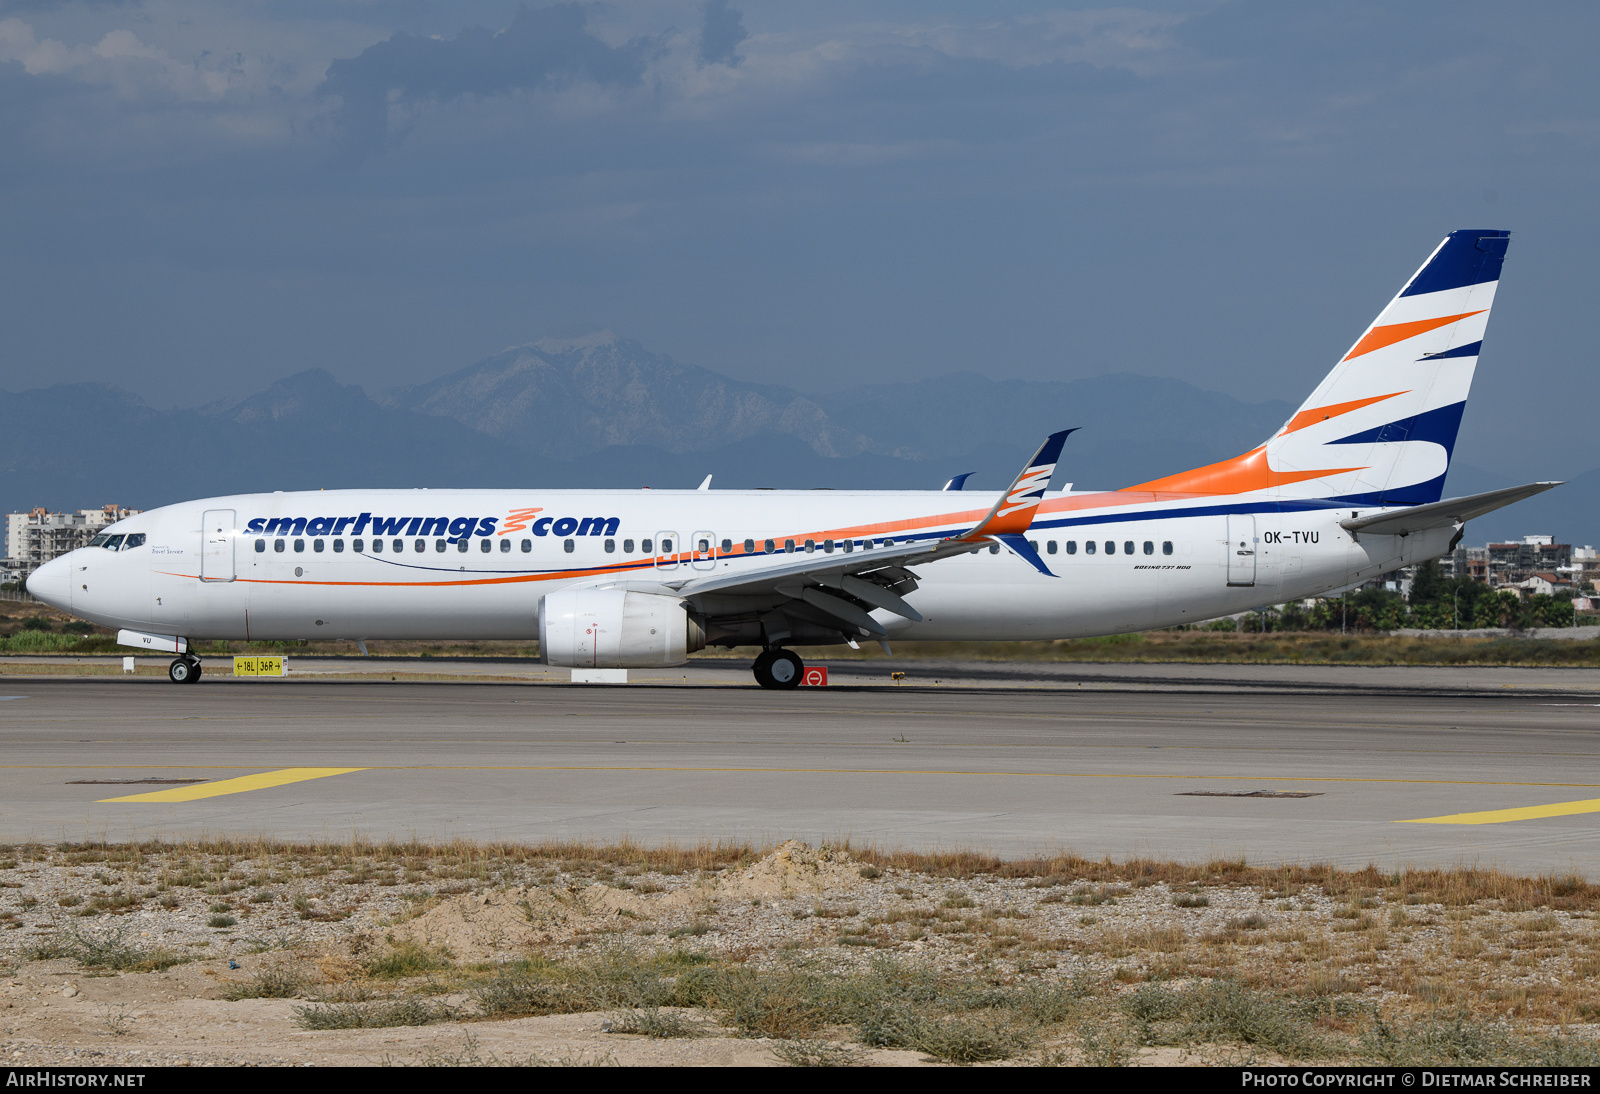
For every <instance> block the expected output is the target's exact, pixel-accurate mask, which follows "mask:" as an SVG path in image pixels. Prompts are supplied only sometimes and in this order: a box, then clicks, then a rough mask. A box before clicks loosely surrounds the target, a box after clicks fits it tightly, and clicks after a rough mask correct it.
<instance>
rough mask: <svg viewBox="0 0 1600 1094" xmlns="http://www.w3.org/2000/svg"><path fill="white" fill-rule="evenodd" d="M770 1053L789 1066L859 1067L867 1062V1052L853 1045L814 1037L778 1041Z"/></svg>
mask: <svg viewBox="0 0 1600 1094" xmlns="http://www.w3.org/2000/svg"><path fill="white" fill-rule="evenodd" d="M772 1054H773V1055H774V1056H776V1057H777V1058H778V1059H779V1060H780V1061H782V1062H783V1063H786V1064H788V1065H789V1066H790V1067H860V1066H861V1065H862V1064H865V1063H866V1062H867V1053H865V1052H863V1051H862V1050H861V1049H859V1048H857V1047H856V1046H854V1045H847V1044H841V1043H839V1042H838V1041H824V1040H822V1039H820V1038H816V1037H805V1038H801V1039H799V1040H795V1041H779V1042H778V1043H777V1044H775V1045H773V1046H772Z"/></svg>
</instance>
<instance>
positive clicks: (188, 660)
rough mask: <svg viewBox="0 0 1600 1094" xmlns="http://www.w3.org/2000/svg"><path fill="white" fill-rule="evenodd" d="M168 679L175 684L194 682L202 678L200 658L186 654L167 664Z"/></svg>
mask: <svg viewBox="0 0 1600 1094" xmlns="http://www.w3.org/2000/svg"><path fill="white" fill-rule="evenodd" d="M167 679H168V680H171V681H172V682H173V683H174V684H192V683H194V682H195V681H196V680H198V679H200V659H199V658H197V657H191V656H189V655H188V654H184V655H183V656H182V657H180V658H178V659H177V660H175V661H173V662H172V664H170V665H168V666H167Z"/></svg>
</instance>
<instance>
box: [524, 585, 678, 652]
mask: <svg viewBox="0 0 1600 1094" xmlns="http://www.w3.org/2000/svg"><path fill="white" fill-rule="evenodd" d="M705 645H706V634H705V631H704V630H703V629H702V628H701V626H700V624H699V623H698V622H697V621H696V620H695V618H694V616H693V615H691V614H690V612H689V609H688V606H687V605H686V604H685V603H684V601H682V600H680V599H679V598H678V597H675V596H663V595H661V594H660V593H642V592H635V591H633V590H631V589H614V588H613V589H562V590H560V591H558V592H553V593H550V594H548V595H546V596H545V597H543V598H542V599H540V601H539V654H540V659H541V660H542V661H543V662H544V663H545V664H547V665H558V666H561V667H564V668H585V669H588V668H596V669H634V668H641V669H642V668H660V667H663V666H666V665H681V664H683V663H684V662H685V661H687V660H688V659H689V654H691V653H693V652H695V651H696V650H701V649H704V648H705Z"/></svg>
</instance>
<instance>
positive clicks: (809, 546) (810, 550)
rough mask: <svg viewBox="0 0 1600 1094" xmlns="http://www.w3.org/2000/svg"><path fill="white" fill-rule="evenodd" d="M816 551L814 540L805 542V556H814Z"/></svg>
mask: <svg viewBox="0 0 1600 1094" xmlns="http://www.w3.org/2000/svg"><path fill="white" fill-rule="evenodd" d="M816 550H817V541H816V540H814V539H808V540H806V554H808V555H810V554H815V553H816Z"/></svg>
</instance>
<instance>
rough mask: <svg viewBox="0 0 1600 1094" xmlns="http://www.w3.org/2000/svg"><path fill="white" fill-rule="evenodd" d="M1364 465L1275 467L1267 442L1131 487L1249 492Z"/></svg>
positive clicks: (1183, 491) (1174, 491)
mask: <svg viewBox="0 0 1600 1094" xmlns="http://www.w3.org/2000/svg"><path fill="white" fill-rule="evenodd" d="M1361 470H1364V469H1363V468H1360V467H1328V468H1324V469H1322V470H1318V471H1274V470H1273V469H1272V467H1271V465H1269V464H1268V463H1267V450H1266V448H1265V446H1263V447H1261V448H1257V449H1255V450H1253V451H1250V452H1246V453H1245V454H1244V455H1242V456H1235V457H1234V458H1233V459H1231V460H1223V461H1222V462H1221V463H1213V464H1208V465H1207V466H1205V467H1197V468H1195V469H1194V470H1193V471H1184V472H1181V473H1179V474H1177V475H1168V476H1167V477H1166V478H1164V479H1152V480H1151V481H1150V482H1143V483H1140V484H1139V485H1138V486H1130V487H1128V489H1129V490H1154V491H1157V492H1158V493H1163V494H1168V493H1171V494H1188V495H1194V494H1249V493H1252V492H1254V491H1257V490H1271V489H1273V488H1275V487H1279V486H1288V485H1289V484H1291V483H1296V482H1305V481H1306V480H1308V479H1324V478H1329V477H1331V476H1334V475H1343V474H1345V473H1346V472H1350V471H1361Z"/></svg>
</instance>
